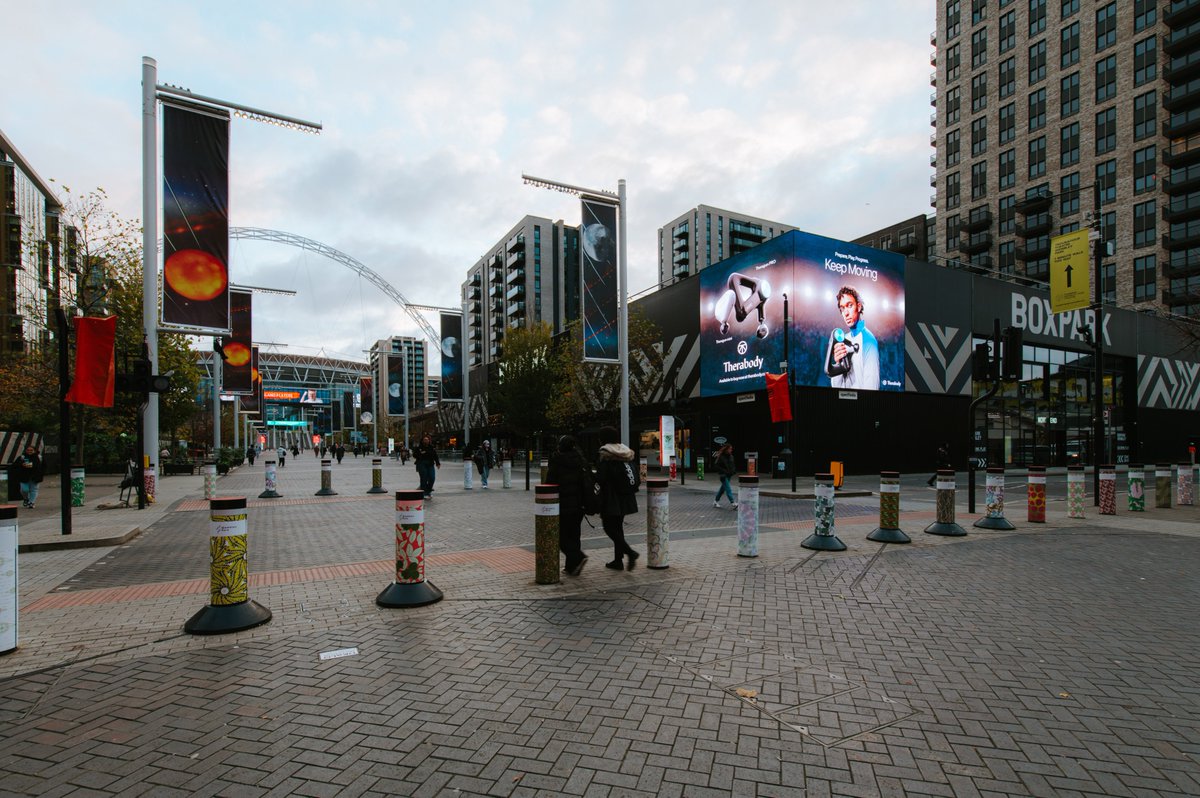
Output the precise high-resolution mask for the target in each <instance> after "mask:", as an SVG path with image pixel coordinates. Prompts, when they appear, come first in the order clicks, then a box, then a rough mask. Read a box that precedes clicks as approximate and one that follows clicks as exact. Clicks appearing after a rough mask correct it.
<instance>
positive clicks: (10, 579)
mask: <svg viewBox="0 0 1200 798" xmlns="http://www.w3.org/2000/svg"><path fill="white" fill-rule="evenodd" d="M0 470H2V469H0ZM7 498H8V494H7V493H6V494H4V495H3V496H0V500H6V499H7ZM19 539H20V532H19V530H18V529H17V505H15V504H0V654H11V653H12V652H14V651H16V650H17V623H18V621H19V620H20V613H19V612H18V607H19V604H20V602H19V599H18V594H17V586H18V585H19V584H20V580H19V579H18V573H17V543H18V540H19Z"/></svg>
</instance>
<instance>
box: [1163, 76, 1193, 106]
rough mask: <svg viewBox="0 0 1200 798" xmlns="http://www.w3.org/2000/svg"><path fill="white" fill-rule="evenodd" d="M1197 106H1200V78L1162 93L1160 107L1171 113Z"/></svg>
mask: <svg viewBox="0 0 1200 798" xmlns="http://www.w3.org/2000/svg"><path fill="white" fill-rule="evenodd" d="M1197 104H1200V78H1194V79H1192V80H1190V81H1188V82H1187V83H1185V84H1183V85H1182V86H1180V85H1176V86H1173V87H1172V88H1170V89H1167V90H1166V91H1165V92H1163V98H1162V107H1163V108H1165V109H1166V110H1167V111H1170V112H1172V113H1174V112H1176V111H1183V110H1186V109H1187V108H1191V107H1192V106H1194V105H1197Z"/></svg>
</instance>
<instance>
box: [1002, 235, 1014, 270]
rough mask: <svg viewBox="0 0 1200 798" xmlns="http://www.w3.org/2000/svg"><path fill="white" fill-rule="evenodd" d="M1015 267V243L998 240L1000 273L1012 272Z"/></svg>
mask: <svg viewBox="0 0 1200 798" xmlns="http://www.w3.org/2000/svg"><path fill="white" fill-rule="evenodd" d="M1016 269H1017V245H1016V243H1015V242H1013V241H1001V242H1000V273H1001V274H1012V273H1013V272H1014V271H1016Z"/></svg>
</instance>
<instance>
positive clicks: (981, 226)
mask: <svg viewBox="0 0 1200 798" xmlns="http://www.w3.org/2000/svg"><path fill="white" fill-rule="evenodd" d="M991 226H992V212H991V211H990V210H988V209H987V208H984V209H983V210H977V211H971V215H970V216H968V217H967V220H966V221H965V222H963V223H962V225H961V226H960V227H959V229H960V230H962V231H963V232H965V233H978V232H980V231H981V230H986V229H988V228H989V227H991Z"/></svg>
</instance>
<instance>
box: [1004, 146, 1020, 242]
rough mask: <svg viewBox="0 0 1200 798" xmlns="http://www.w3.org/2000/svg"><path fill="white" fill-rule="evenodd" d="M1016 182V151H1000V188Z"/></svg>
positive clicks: (1008, 186) (1011, 185)
mask: <svg viewBox="0 0 1200 798" xmlns="http://www.w3.org/2000/svg"><path fill="white" fill-rule="evenodd" d="M1016 183H1017V151H1016V150H1005V151H1004V152H1002V153H1000V190H1001V191H1003V190H1004V189H1006V188H1012V187H1013V186H1014V185H1016ZM1001 232H1003V231H1001Z"/></svg>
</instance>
